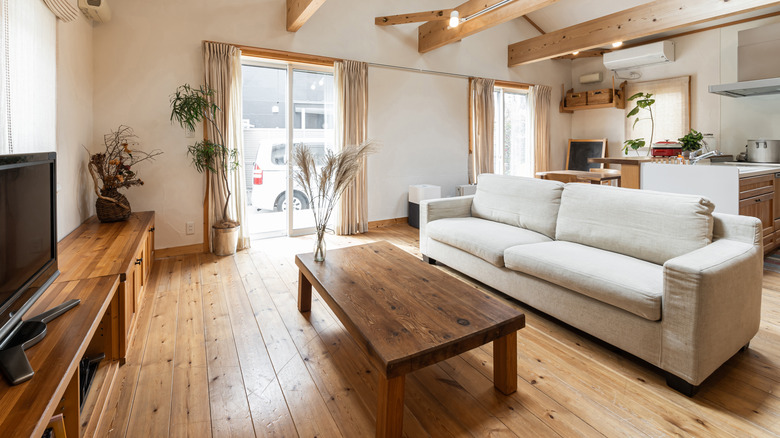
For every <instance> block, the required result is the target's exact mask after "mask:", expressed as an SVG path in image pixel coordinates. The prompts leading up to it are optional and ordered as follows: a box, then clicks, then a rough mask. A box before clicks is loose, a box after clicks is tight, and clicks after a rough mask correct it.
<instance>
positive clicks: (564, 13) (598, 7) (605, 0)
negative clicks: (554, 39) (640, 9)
mask: <svg viewBox="0 0 780 438" xmlns="http://www.w3.org/2000/svg"><path fill="white" fill-rule="evenodd" d="M650 1H651V0H560V1H559V2H557V3H553V4H552V5H550V6H548V7H546V8H543V9H540V10H538V11H536V12H533V13H531V14H528V16H529V17H530V18H531V20H533V21H534V23H536V24H537V25H538V26H539V27H541V28H542V29H543V30H544V31H545V32H552V31H554V30H559V29H563V28H565V27H569V26H574V25H575V24H579V23H583V22H585V21H589V20H593V19H595V18H599V17H603V16H605V15H609V14H613V13H615V12H618V11H622V10H625V9H630V8H633V7H634V6H639V5H643V4H645V3H650Z"/></svg>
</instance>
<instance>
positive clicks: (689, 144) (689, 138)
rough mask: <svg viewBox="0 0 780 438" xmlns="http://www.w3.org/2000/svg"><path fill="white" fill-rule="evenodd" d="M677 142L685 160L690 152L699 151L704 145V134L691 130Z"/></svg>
mask: <svg viewBox="0 0 780 438" xmlns="http://www.w3.org/2000/svg"><path fill="white" fill-rule="evenodd" d="M677 141H679V142H680V144H681V145H682V150H683V156H684V157H686V158H687V157H688V156H689V155H690V154H691V152H693V151H698V150H699V149H701V147H702V144H703V143H704V134H702V133H701V132H699V131H697V130H695V129H691V132H689V133H687V134H685V135H684V136H682V137H680V138H678V139H677Z"/></svg>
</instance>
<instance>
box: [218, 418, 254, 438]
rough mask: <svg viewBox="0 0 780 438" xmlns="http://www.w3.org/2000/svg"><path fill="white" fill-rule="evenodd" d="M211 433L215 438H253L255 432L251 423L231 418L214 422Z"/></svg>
mask: <svg viewBox="0 0 780 438" xmlns="http://www.w3.org/2000/svg"><path fill="white" fill-rule="evenodd" d="M211 433H212V436H213V437H214V438H223V437H224V438H244V437H251V436H253V435H254V430H253V429H252V423H251V422H247V421H236V419H232V418H231V419H227V420H216V421H212V423H211Z"/></svg>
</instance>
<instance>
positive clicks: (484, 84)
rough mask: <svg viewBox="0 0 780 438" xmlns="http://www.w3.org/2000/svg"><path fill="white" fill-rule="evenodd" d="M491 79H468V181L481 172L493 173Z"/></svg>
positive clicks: (493, 81) (493, 114)
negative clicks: (469, 120) (469, 121)
mask: <svg viewBox="0 0 780 438" xmlns="http://www.w3.org/2000/svg"><path fill="white" fill-rule="evenodd" d="M495 82H496V81H495V80H493V79H485V78H472V79H470V80H469V115H470V118H471V126H469V137H470V138H469V182H470V183H471V184H474V183H476V182H477V177H478V176H479V175H480V174H482V173H493V124H494V120H495V108H494V107H493V105H494V102H493V101H494V99H493V85H494V84H495Z"/></svg>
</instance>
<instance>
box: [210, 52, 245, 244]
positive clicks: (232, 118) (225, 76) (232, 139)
mask: <svg viewBox="0 0 780 438" xmlns="http://www.w3.org/2000/svg"><path fill="white" fill-rule="evenodd" d="M203 61H204V70H205V83H206V86H207V87H208V88H210V89H212V90H214V91H215V94H214V103H215V104H216V105H217V106H218V107H220V108H221V109H222V111H220V112H218V113H217V119H216V122H217V126H218V127H219V130H220V131H221V132H222V134H223V137H224V140H225V146H227V147H228V148H230V149H235V150H236V151H237V153H238V162H239V163H243V162H244V158H243V156H244V145H243V134H242V131H241V117H242V109H241V50H239V49H238V48H237V47H235V46H231V45H229V44H221V43H210V42H206V43H204V44H203ZM206 126H207V128H208V130H207V132H206V135H208V138H209V139H211V140H212V141H219V137H218V134H217V133H216V132H214V130H213V129H211V126H209V125H206ZM220 164H221V163H217V165H220ZM209 178H210V180H209V182H210V187H211V196H210V218H209V225H210V226H211V225H214V224H215V223H218V222H221V221H223V220H227V219H233V220H237V221H238V222H239V223H240V224H241V228H240V230H239V240H238V249H239V250H241V249H244V248H248V247H249V234H248V229H247V226H246V224H247V222H246V214H245V207H244V196H245V192H246V187H245V184H246V183H245V179H244V168H243V166H241V165H239V166H238V168H237V169H235V170H231V171H230V172H228V175H227V180H224V179H222V178H220V177H218V176H217V175H215V174H211V173H210V174H209ZM228 193H230V199H229V204H228V212H227V217H223V212H222V206H223V205H224V204H225V199H226V198H227V197H228Z"/></svg>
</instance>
